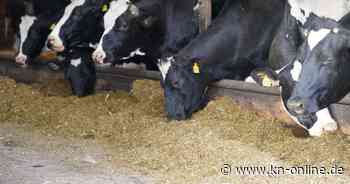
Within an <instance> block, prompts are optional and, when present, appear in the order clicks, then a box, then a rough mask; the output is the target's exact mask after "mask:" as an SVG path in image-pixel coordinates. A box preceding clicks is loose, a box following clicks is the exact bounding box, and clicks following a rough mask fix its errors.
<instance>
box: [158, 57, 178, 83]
mask: <svg viewBox="0 0 350 184" xmlns="http://www.w3.org/2000/svg"><path fill="white" fill-rule="evenodd" d="M173 61H175V59H174V57H168V58H167V59H166V61H161V60H159V61H158V64H157V65H158V68H159V71H160V72H161V73H162V77H163V80H165V79H166V76H167V74H168V71H169V69H170V67H171V64H172V62H173Z"/></svg>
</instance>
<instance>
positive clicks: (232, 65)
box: [159, 0, 285, 120]
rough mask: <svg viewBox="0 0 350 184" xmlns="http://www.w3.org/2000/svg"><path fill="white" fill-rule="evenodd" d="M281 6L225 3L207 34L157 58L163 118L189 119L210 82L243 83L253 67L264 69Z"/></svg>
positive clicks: (274, 0)
mask: <svg viewBox="0 0 350 184" xmlns="http://www.w3.org/2000/svg"><path fill="white" fill-rule="evenodd" d="M284 7H285V2H284V1H280V0H267V1H260V0H237V1H226V3H225V5H224V7H223V9H222V12H221V13H220V14H219V16H218V17H217V18H216V19H214V21H213V23H212V25H211V26H210V27H209V28H208V31H207V32H204V33H201V34H200V35H199V36H197V37H196V38H195V39H194V40H193V41H191V42H190V43H189V45H187V46H186V47H185V48H184V49H182V50H181V51H180V52H179V53H178V54H176V55H175V56H174V57H168V58H167V59H163V60H161V61H160V63H159V67H160V71H161V72H162V76H163V81H162V82H163V86H164V95H165V99H166V100H165V109H166V112H167V114H168V117H169V118H170V119H175V120H183V119H186V118H189V117H191V115H192V113H194V112H195V111H198V110H200V109H201V108H202V107H204V106H205V105H206V102H207V100H208V99H207V93H206V92H207V89H208V85H209V84H210V83H212V82H215V81H218V80H221V79H224V78H234V77H235V76H239V77H240V79H241V80H243V79H244V78H246V77H247V76H249V74H250V72H251V71H252V70H253V69H254V68H257V67H263V66H265V65H266V63H265V61H266V60H267V58H268V53H269V48H270V45H271V42H272V40H273V37H274V35H275V33H276V32H277V29H278V28H279V25H280V23H281V21H282V17H283V13H284Z"/></svg>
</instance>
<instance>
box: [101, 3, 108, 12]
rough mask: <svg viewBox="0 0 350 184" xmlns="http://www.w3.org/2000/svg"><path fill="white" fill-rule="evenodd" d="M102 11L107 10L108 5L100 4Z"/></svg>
mask: <svg viewBox="0 0 350 184" xmlns="http://www.w3.org/2000/svg"><path fill="white" fill-rule="evenodd" d="M101 10H102V12H107V11H108V5H106V4H104V5H103V6H102V9H101Z"/></svg>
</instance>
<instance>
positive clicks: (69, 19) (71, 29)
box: [48, 0, 109, 52]
mask: <svg viewBox="0 0 350 184" xmlns="http://www.w3.org/2000/svg"><path fill="white" fill-rule="evenodd" d="M108 4H109V0H102V1H96V0H72V1H71V4H69V5H68V6H67V7H66V8H65V13H64V15H63V17H62V18H61V19H60V21H59V22H58V23H57V25H56V27H55V29H54V30H53V31H52V32H51V34H50V35H49V38H48V47H49V48H50V49H52V50H54V51H57V52H63V51H64V50H65V49H66V48H73V47H74V46H77V45H79V44H82V43H86V44H87V45H88V44H89V43H90V42H93V41H95V40H93V38H96V37H99V34H100V33H102V29H103V26H102V24H101V22H103V21H101V20H102V17H103V15H104V13H105V11H107V10H105V7H106V6H108ZM100 24H101V26H100ZM92 25H93V26H92Z"/></svg>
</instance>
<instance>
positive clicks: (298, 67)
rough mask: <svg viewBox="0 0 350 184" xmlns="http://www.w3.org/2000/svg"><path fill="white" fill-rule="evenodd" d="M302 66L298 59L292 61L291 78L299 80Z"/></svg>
mask: <svg viewBox="0 0 350 184" xmlns="http://www.w3.org/2000/svg"><path fill="white" fill-rule="evenodd" d="M302 68H303V65H302V64H301V63H300V61H299V60H296V61H295V62H294V63H293V69H292V70H291V71H290V74H291V75H292V78H293V80H294V81H299V76H300V73H301V70H302Z"/></svg>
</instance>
